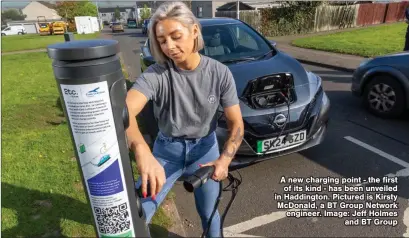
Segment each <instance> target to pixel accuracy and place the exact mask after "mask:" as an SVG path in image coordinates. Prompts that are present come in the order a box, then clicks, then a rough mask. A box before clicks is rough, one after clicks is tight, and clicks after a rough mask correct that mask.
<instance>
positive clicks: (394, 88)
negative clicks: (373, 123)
mask: <svg viewBox="0 0 409 238" xmlns="http://www.w3.org/2000/svg"><path fill="white" fill-rule="evenodd" d="M404 99H405V95H404V91H403V89H402V87H401V85H400V83H399V82H398V81H397V80H396V79H395V78H393V77H391V76H386V75H382V76H376V77H375V78H373V79H371V81H370V82H369V83H368V85H367V86H366V87H365V91H364V97H363V100H364V105H365V107H366V108H367V109H368V110H369V111H370V112H371V113H373V114H375V115H377V116H379V117H383V118H394V117H398V116H400V115H402V113H403V112H404V110H405V102H404Z"/></svg>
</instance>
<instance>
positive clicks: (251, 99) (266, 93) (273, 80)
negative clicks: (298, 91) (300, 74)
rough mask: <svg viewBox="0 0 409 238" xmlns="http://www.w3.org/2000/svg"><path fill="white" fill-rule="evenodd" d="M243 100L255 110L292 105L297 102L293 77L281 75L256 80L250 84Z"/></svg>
mask: <svg viewBox="0 0 409 238" xmlns="http://www.w3.org/2000/svg"><path fill="white" fill-rule="evenodd" d="M242 100H243V101H245V102H246V103H247V104H248V105H249V106H250V107H251V108H254V109H268V108H273V107H277V106H281V105H286V104H287V102H288V103H289V104H291V103H293V102H294V101H295V91H294V80H293V76H292V74H290V73H279V74H273V75H268V76H264V77H261V78H257V79H254V80H252V81H250V82H249V83H248V85H247V87H246V89H245V91H244V93H243V97H242Z"/></svg>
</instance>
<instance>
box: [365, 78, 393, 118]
mask: <svg viewBox="0 0 409 238" xmlns="http://www.w3.org/2000/svg"><path fill="white" fill-rule="evenodd" d="M368 102H369V105H370V107H372V108H373V109H375V110H377V111H378V112H381V113H382V112H388V111H390V110H391V109H392V108H393V106H394V105H395V103H396V93H395V91H394V90H393V88H392V87H390V86H389V85H387V84H384V83H379V84H375V85H374V86H373V87H372V88H371V90H370V92H369V94H368Z"/></svg>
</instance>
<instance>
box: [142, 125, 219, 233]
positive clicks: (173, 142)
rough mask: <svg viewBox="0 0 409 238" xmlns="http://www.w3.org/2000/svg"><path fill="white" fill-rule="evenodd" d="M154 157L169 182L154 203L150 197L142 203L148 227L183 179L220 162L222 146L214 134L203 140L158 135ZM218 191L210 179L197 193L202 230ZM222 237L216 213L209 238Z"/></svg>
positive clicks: (204, 227) (195, 193) (196, 199)
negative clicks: (175, 185) (170, 193)
mask: <svg viewBox="0 0 409 238" xmlns="http://www.w3.org/2000/svg"><path fill="white" fill-rule="evenodd" d="M152 154H153V156H154V157H155V158H156V160H157V161H158V162H159V163H160V164H161V165H162V166H163V167H164V170H165V174H166V182H165V184H164V185H163V187H162V190H161V191H160V192H159V193H158V194H157V195H156V198H155V200H152V199H151V197H147V198H145V199H144V198H142V199H141V202H142V207H143V210H144V212H145V216H146V224H149V223H150V221H151V219H152V217H153V215H154V214H155V212H156V210H157V208H158V207H159V205H160V204H161V203H162V201H163V200H164V199H165V197H166V195H167V194H168V192H169V191H170V190H171V189H172V187H173V185H174V184H175V182H176V181H177V180H178V179H179V178H180V177H181V176H183V177H184V176H189V175H191V174H193V173H194V172H195V171H196V170H197V169H199V168H200V167H199V164H205V163H208V162H211V161H214V160H216V159H218V158H219V145H218V142H217V138H216V133H215V132H213V133H211V134H210V135H208V136H206V137H203V138H200V139H182V138H172V137H166V136H165V135H163V134H162V133H161V132H159V133H158V136H157V138H156V140H155V143H154V147H153V151H152ZM141 184H142V181H141V178H139V179H138V181H137V182H136V187H137V188H139V187H140V186H141ZM219 189H220V187H219V183H218V182H216V181H214V180H212V179H209V180H208V181H207V182H206V183H205V184H204V185H203V186H201V187H200V188H198V189H196V190H195V191H194V198H195V204H196V210H197V212H198V213H199V216H200V218H201V221H202V228H203V230H205V229H206V227H207V223H208V221H209V220H210V216H211V214H212V212H213V209H214V205H215V203H216V200H217V196H218V195H219ZM220 236H221V234H220V215H219V212H218V211H217V210H216V212H215V214H214V216H213V219H212V223H211V225H210V228H209V236H208V237H220Z"/></svg>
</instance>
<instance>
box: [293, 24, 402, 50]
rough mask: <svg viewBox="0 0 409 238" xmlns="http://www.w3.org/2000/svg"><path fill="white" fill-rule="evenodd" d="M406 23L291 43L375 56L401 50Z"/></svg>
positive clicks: (314, 37) (303, 46)
mask: <svg viewBox="0 0 409 238" xmlns="http://www.w3.org/2000/svg"><path fill="white" fill-rule="evenodd" d="M407 27H408V25H407V24H406V23H395V24H388V25H380V26H375V27H367V28H360V29H356V30H352V31H347V32H339V33H333V34H328V35H320V36H312V37H305V38H300V39H296V40H294V41H293V42H292V45H294V46H298V47H302V48H309V49H316V50H323V51H330V52H335V53H343V54H351V55H358V56H362V57H375V56H379V55H385V54H390V53H396V52H402V50H403V46H404V40H405V34H406V28H407Z"/></svg>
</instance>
